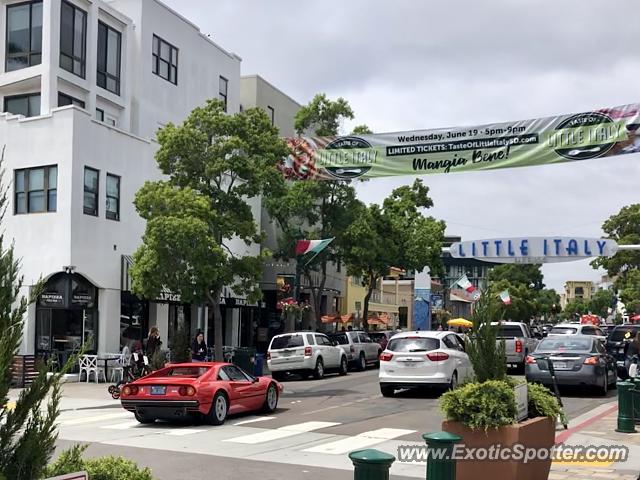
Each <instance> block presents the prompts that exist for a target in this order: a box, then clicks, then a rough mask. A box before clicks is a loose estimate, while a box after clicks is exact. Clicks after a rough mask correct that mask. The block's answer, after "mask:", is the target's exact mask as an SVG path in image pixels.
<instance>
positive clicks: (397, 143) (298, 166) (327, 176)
mask: <svg viewBox="0 0 640 480" xmlns="http://www.w3.org/2000/svg"><path fill="white" fill-rule="evenodd" d="M639 127H640V104H633V105H624V106H621V107H613V108H603V109H600V110H595V111H591V112H585V113H578V114H572V115H561V116H557V117H547V118H541V119H534V120H521V121H514V122H507V123H499V124H490V125H479V126H471V127H460V128H444V129H437V130H419V131H411V132H396V133H383V134H371V135H349V136H344V137H295V138H289V139H287V143H288V144H289V147H290V148H291V150H292V154H291V155H290V156H289V157H288V158H287V159H286V161H284V162H283V164H282V165H281V170H282V172H283V174H284V175H285V177H287V178H290V179H298V180H305V179H317V180H337V179H341V180H349V179H354V178H377V177H389V176H396V175H427V174H435V173H445V174H447V173H454V172H469V171H476V170H491V169H496V168H515V167H526V166H533V165H548V164H554V163H562V162H572V161H578V160H587V159H591V158H602V157H611V156H615V155H623V154H627V153H634V152H640V128H639Z"/></svg>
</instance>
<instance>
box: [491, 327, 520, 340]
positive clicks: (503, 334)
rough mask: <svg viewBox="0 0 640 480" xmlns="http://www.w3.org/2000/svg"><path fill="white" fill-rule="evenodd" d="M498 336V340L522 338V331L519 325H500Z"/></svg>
mask: <svg viewBox="0 0 640 480" xmlns="http://www.w3.org/2000/svg"><path fill="white" fill-rule="evenodd" d="M496 336H497V337H498V338H513V337H522V329H521V328H520V327H519V326H518V325H500V326H498V333H497V335H496Z"/></svg>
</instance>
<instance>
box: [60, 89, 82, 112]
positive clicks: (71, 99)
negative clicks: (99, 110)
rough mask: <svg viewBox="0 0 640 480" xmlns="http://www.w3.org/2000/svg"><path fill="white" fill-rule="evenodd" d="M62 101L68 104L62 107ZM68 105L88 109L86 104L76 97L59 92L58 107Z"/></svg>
mask: <svg viewBox="0 0 640 480" xmlns="http://www.w3.org/2000/svg"><path fill="white" fill-rule="evenodd" d="M60 100H63V101H65V102H68V103H65V104H64V105H60ZM67 105H75V106H76V107H80V108H83V109H84V108H85V107H86V104H85V102H84V101H82V100H79V99H77V98H75V97H72V96H71V95H68V94H66V93H64V92H58V107H65V106H67Z"/></svg>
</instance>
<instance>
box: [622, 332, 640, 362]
mask: <svg viewBox="0 0 640 480" xmlns="http://www.w3.org/2000/svg"><path fill="white" fill-rule="evenodd" d="M639 356H640V332H638V334H637V335H636V338H634V339H633V340H632V341H631V342H629V343H628V344H627V351H626V354H625V358H624V366H625V368H626V369H627V372H628V371H629V368H630V367H631V362H632V360H633V357H639Z"/></svg>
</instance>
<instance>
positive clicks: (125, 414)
mask: <svg viewBox="0 0 640 480" xmlns="http://www.w3.org/2000/svg"><path fill="white" fill-rule="evenodd" d="M131 416H132V414H131V413H129V412H118V413H106V414H102V415H94V416H91V417H81V418H73V419H70V420H59V421H58V425H60V426H63V427H69V426H73V425H83V424H85V423H94V422H101V421H103V420H114V419H116V418H126V417H131Z"/></svg>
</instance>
